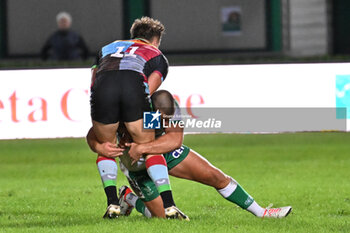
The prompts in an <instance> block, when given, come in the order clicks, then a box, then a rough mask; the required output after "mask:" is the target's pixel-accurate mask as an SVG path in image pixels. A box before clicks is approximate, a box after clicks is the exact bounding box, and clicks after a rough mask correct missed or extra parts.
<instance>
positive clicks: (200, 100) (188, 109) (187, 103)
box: [186, 94, 204, 118]
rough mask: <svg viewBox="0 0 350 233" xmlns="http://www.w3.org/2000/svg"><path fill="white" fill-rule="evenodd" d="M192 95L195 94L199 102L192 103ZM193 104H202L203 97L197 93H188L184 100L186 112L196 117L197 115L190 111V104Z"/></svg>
mask: <svg viewBox="0 0 350 233" xmlns="http://www.w3.org/2000/svg"><path fill="white" fill-rule="evenodd" d="M193 96H196V97H199V102H197V103H192V97H193ZM193 104H196V105H199V104H204V99H203V97H202V96H201V95H199V94H192V95H190V96H189V97H188V98H187V101H186V108H187V112H188V114H190V115H191V117H192V118H198V117H197V116H195V115H194V114H193V112H192V105H193Z"/></svg>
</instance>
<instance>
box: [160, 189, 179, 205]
mask: <svg viewBox="0 0 350 233" xmlns="http://www.w3.org/2000/svg"><path fill="white" fill-rule="evenodd" d="M160 196H161V197H162V200H163V205H164V208H168V207H170V206H176V205H175V202H174V199H173V194H172V192H171V191H170V190H167V191H164V192H161V193H160Z"/></svg>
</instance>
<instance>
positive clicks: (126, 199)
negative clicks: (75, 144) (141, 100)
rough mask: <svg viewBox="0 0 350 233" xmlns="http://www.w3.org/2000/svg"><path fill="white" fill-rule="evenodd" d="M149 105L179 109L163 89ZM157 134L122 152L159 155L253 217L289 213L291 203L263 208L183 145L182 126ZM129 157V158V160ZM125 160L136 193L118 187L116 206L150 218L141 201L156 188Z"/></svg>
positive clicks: (178, 173)
mask: <svg viewBox="0 0 350 233" xmlns="http://www.w3.org/2000/svg"><path fill="white" fill-rule="evenodd" d="M152 104H153V107H154V109H157V110H159V111H160V112H161V113H162V116H171V115H175V116H176V115H177V113H175V112H177V111H179V109H178V106H177V105H176V103H175V100H174V99H173V97H172V95H171V94H170V93H169V92H167V91H164V90H162V91H157V92H155V93H154V94H153V95H152ZM174 113H175V114H174ZM166 120H168V119H166ZM172 120H176V119H172ZM157 136H158V137H157V139H156V140H155V141H153V142H150V143H145V144H135V143H125V146H128V147H130V149H129V148H128V150H126V151H127V152H128V154H129V155H130V156H131V157H132V158H134V159H137V158H141V156H142V154H148V153H152V154H163V156H164V158H165V160H166V162H167V166H168V171H169V174H170V175H172V176H175V177H178V178H183V179H187V180H193V181H196V182H199V183H202V184H205V185H209V186H212V187H213V188H215V189H216V190H217V191H218V192H219V193H220V194H221V196H222V197H224V198H225V199H227V200H228V201H230V202H232V203H235V204H237V205H238V206H240V207H241V208H242V209H244V210H247V211H249V212H251V213H252V214H254V215H255V216H257V217H261V218H264V217H265V218H266V217H269V218H283V217H286V216H287V215H288V214H289V213H290V212H291V210H292V207H291V206H286V207H281V208H263V207H261V206H260V205H258V203H257V202H256V201H255V200H254V199H253V198H252V197H251V196H250V195H249V194H248V193H247V192H246V191H245V190H244V189H243V188H242V187H241V185H240V184H239V183H238V182H237V181H236V180H234V179H233V178H232V177H230V176H228V175H226V174H224V173H223V172H222V171H221V170H219V169H218V168H216V167H214V166H213V165H212V164H210V163H209V162H208V161H207V160H206V159H205V158H203V157H202V156H201V155H199V154H198V153H196V152H195V151H193V150H191V149H189V148H188V147H187V146H185V145H182V141H183V129H181V128H179V127H178V126H177V127H174V126H171V127H169V128H165V129H162V130H161V132H158V133H157ZM124 137H125V138H124V139H123V138H122V144H123V143H124V142H123V141H125V139H126V141H128V139H127V138H128V136H127V134H125V135H124ZM89 144H90V145H91V146H92V147H94V146H93V145H96V144H98V143H97V142H93V138H90V143H89ZM95 151H96V149H95ZM169 151H170V152H169ZM98 152H99V153H100V154H106V155H108V154H110V151H109V150H108V149H106V150H104V151H102V150H101V151H98ZM124 153H125V152H124ZM125 158H127V157H125ZM129 160H130V161H131V159H129ZM125 163H126V164H127V161H122V163H121V169H122V170H123V172H124V174H126V175H127V177H128V180H129V183H130V185H131V186H132V188H133V190H134V191H135V193H136V194H137V195H138V196H137V195H135V194H134V193H132V191H131V190H130V189H129V188H128V187H126V186H123V187H121V188H120V190H119V195H120V205H121V208H122V211H121V212H122V213H123V212H124V213H126V215H127V214H129V213H130V212H131V210H132V208H133V207H136V209H137V211H139V212H141V213H142V214H144V215H145V216H147V217H151V214H150V211H149V210H148V209H147V207H145V205H144V204H143V202H142V201H146V202H147V201H148V200H150V199H152V198H153V199H154V198H156V197H157V188H156V187H155V185H154V183H153V182H152V180H151V179H150V178H149V177H148V175H147V172H145V171H138V172H133V171H130V170H128V169H127V168H130V167H129V166H125ZM141 164H142V162H138V166H142V165H141ZM127 165H128V164H127ZM155 207H156V206H152V208H155ZM178 214H179V215H180V216H178V217H179V218H181V212H180V213H178Z"/></svg>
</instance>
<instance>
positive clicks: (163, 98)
mask: <svg viewBox="0 0 350 233" xmlns="http://www.w3.org/2000/svg"><path fill="white" fill-rule="evenodd" d="M151 99H152V105H153V108H154V109H155V110H159V111H160V112H162V113H163V114H165V115H167V116H172V115H174V112H175V100H174V98H173V95H172V94H171V93H170V92H169V91H166V90H160V91H156V92H154V93H153V95H152V96H151Z"/></svg>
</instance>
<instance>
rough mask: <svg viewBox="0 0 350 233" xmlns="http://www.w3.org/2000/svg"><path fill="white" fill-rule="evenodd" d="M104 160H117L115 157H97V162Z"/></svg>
mask: <svg viewBox="0 0 350 233" xmlns="http://www.w3.org/2000/svg"><path fill="white" fill-rule="evenodd" d="M103 160H112V161H114V162H115V159H113V158H107V157H98V158H97V159H96V164H98V163H99V162H100V161H103Z"/></svg>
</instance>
